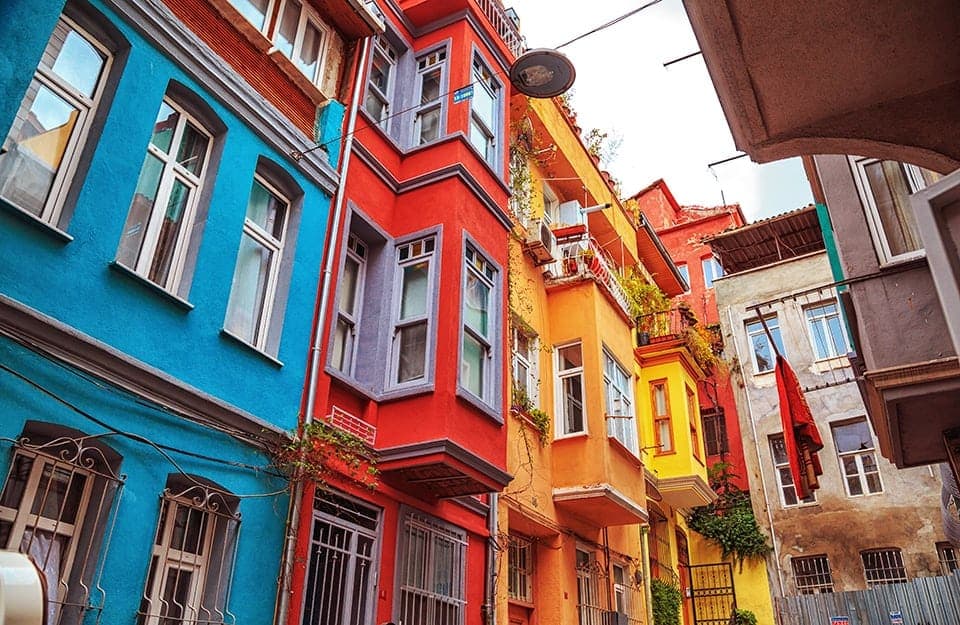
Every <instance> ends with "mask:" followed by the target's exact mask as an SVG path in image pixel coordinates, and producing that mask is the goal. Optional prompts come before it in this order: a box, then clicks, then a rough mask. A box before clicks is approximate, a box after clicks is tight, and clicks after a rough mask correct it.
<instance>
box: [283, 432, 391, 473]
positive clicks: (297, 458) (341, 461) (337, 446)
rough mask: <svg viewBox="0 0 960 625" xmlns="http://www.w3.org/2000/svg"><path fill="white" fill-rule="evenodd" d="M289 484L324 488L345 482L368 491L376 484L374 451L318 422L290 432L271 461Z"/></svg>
mask: <svg viewBox="0 0 960 625" xmlns="http://www.w3.org/2000/svg"><path fill="white" fill-rule="evenodd" d="M275 462H276V465H277V466H278V467H279V468H280V469H281V470H282V471H283V472H284V473H285V474H286V475H288V476H289V477H290V480H291V481H298V480H307V481H311V482H314V483H315V484H317V485H318V486H321V487H323V486H326V485H327V484H329V482H330V480H331V479H334V480H337V479H346V480H348V481H351V482H353V483H355V484H359V485H362V486H366V487H368V488H370V489H373V488H376V487H377V485H378V481H377V477H378V476H379V473H380V472H379V471H378V470H377V462H376V457H375V452H374V450H373V449H371V448H370V447H369V446H368V445H367V444H366V443H365V442H364V441H363V439H361V438H360V437H358V436H356V435H354V434H351V433H349V432H346V431H344V430H341V429H339V428H335V427H333V426H331V425H328V424H326V423H323V422H320V421H314V422H312V423H308V424H305V425H304V426H303V427H302V428H301V429H300V430H299V431H298V432H295V433H294V437H293V440H292V441H290V442H289V443H288V444H287V445H285V446H283V447H282V448H281V449H280V450H279V451H278V452H277V453H276V458H275Z"/></svg>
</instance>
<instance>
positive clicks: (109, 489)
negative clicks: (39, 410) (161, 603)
mask: <svg viewBox="0 0 960 625" xmlns="http://www.w3.org/2000/svg"><path fill="white" fill-rule="evenodd" d="M120 460H121V459H120V456H119V455H117V454H116V452H114V451H113V450H112V449H110V448H109V447H107V446H106V445H103V444H102V443H100V442H99V441H98V440H97V438H96V437H91V436H87V435H85V434H83V433H82V432H77V431H75V430H66V429H65V428H61V427H57V426H54V425H52V424H47V423H40V422H36V421H28V422H27V424H26V427H25V428H24V430H23V433H22V435H21V437H20V440H19V441H18V442H17V444H16V445H15V447H14V451H13V458H12V460H11V462H10V468H9V470H8V473H7V477H6V480H5V482H4V484H3V490H2V491H0V549H11V550H14V551H19V552H20V553H25V554H27V555H29V556H30V557H31V558H32V559H33V561H34V562H35V563H36V564H37V566H38V567H39V568H40V570H41V571H42V572H43V576H44V578H45V579H46V587H47V596H48V598H49V602H48V604H47V614H46V622H47V623H50V624H51V625H54V624H56V623H62V622H67V621H73V622H76V621H79V620H80V618H81V616H82V614H83V613H84V612H85V611H86V610H89V609H98V608H102V601H103V597H101V596H98V595H97V593H96V592H94V593H93V595H91V593H90V589H91V588H97V585H98V584H99V581H100V580H99V573H98V572H97V570H98V554H99V552H100V548H101V546H102V545H109V536H106V537H105V536H104V533H105V532H107V533H109V532H108V528H111V527H112V517H113V514H114V512H115V511H114V510H113V502H114V501H115V500H116V499H118V497H116V495H117V494H118V492H119V489H120V488H121V479H120V477H119V475H118V474H117V471H118V470H119V465H120ZM105 556H106V554H101V556H100V557H105Z"/></svg>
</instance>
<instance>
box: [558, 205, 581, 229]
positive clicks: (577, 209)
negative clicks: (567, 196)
mask: <svg viewBox="0 0 960 625" xmlns="http://www.w3.org/2000/svg"><path fill="white" fill-rule="evenodd" d="M582 209H583V206H582V205H581V204H580V202H578V201H577V200H570V201H569V202H564V203H562V204H561V205H560V207H559V210H558V212H559V213H560V216H559V217H560V223H562V224H563V225H565V226H577V225H580V224H582V223H584V221H583V213H582V212H581V210H582Z"/></svg>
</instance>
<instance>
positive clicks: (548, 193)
mask: <svg viewBox="0 0 960 625" xmlns="http://www.w3.org/2000/svg"><path fill="white" fill-rule="evenodd" d="M540 192H541V193H542V194H543V221H544V223H546V224H547V227H550V226H552V225H553V224H555V223H560V196H559V195H557V192H556V191H554V190H553V187H551V186H550V185H549V184H548V183H547V182H546V181H545V180H544V181H541V187H540Z"/></svg>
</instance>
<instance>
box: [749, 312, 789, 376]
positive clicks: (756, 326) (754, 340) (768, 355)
mask: <svg viewBox="0 0 960 625" xmlns="http://www.w3.org/2000/svg"><path fill="white" fill-rule="evenodd" d="M763 321H764V322H765V323H766V325H767V330H769V331H770V335H771V336H773V341H774V344H775V345H776V346H777V350H778V351H779V352H780V353H781V354H782V353H783V339H782V338H780V322H779V321H778V320H777V316H776V315H770V316H769V317H764V318H763ZM747 340H748V341H750V359H751V360H752V361H753V370H754V372H756V373H766V372H767V371H773V367H774V364H775V359H774V356H775V354H774V351H773V348H772V347H771V345H770V337H769V336H767V333H766V332H764V331H763V323H761V322H760V320H759V319H758V320H755V321H748V322H747Z"/></svg>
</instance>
